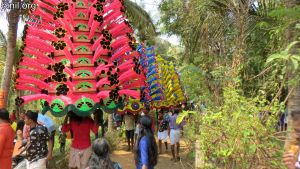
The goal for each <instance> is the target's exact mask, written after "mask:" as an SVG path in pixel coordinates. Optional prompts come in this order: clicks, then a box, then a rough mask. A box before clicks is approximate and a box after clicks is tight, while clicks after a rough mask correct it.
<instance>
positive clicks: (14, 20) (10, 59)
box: [1, 0, 19, 107]
mask: <svg viewBox="0 0 300 169" xmlns="http://www.w3.org/2000/svg"><path fill="white" fill-rule="evenodd" d="M18 2H19V0H12V3H14V4H16V3H18ZM7 19H8V33H7V50H6V60H5V67H4V72H3V75H2V81H1V89H2V90H3V91H4V99H3V102H4V103H3V105H4V107H7V101H8V92H9V87H10V82H11V78H12V71H13V66H14V59H15V56H16V41H17V30H18V22H19V10H18V9H12V10H10V11H9V13H8V16H7Z"/></svg>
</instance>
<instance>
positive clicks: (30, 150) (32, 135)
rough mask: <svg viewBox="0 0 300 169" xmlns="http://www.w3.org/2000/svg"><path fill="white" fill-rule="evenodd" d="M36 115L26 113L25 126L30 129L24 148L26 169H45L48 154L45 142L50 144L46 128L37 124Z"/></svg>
mask: <svg viewBox="0 0 300 169" xmlns="http://www.w3.org/2000/svg"><path fill="white" fill-rule="evenodd" d="M37 120H38V113H37V112H33V111H27V112H26V114H25V119H24V121H25V124H26V125H28V126H29V127H30V132H29V137H28V141H27V144H26V146H25V149H24V150H26V159H27V164H26V166H27V169H46V164H47V158H50V157H48V155H49V154H52V153H51V152H49V151H48V146H47V142H49V143H50V139H49V133H48V130H47V128H46V127H44V126H42V125H40V124H38V123H37Z"/></svg>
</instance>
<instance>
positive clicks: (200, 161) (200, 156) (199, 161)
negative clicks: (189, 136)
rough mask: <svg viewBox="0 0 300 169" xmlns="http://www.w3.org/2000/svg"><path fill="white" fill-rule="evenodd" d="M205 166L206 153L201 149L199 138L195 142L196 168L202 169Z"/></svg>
mask: <svg viewBox="0 0 300 169" xmlns="http://www.w3.org/2000/svg"><path fill="white" fill-rule="evenodd" d="M204 167H205V161H204V153H203V152H202V151H201V149H200V140H199V138H198V139H197V140H196V143H195V168H196V169H201V168H204Z"/></svg>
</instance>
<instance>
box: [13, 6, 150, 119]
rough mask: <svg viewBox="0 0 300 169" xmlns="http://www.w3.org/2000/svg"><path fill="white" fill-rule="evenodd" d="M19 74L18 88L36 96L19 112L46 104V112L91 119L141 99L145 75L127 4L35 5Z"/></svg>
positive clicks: (25, 100)
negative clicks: (31, 104)
mask: <svg viewBox="0 0 300 169" xmlns="http://www.w3.org/2000/svg"><path fill="white" fill-rule="evenodd" d="M33 3H35V4H37V5H38V7H37V9H36V10H34V11H31V13H30V17H31V19H32V20H35V21H37V22H29V21H28V22H27V23H26V26H25V29H24V36H23V38H22V39H23V41H24V45H23V47H22V48H21V51H20V52H21V53H22V57H21V59H20V61H19V68H18V70H17V74H18V78H17V80H16V83H17V85H16V88H17V89H18V90H27V91H30V92H31V93H32V94H31V95H27V96H22V97H18V98H17V99H16V104H17V106H20V105H22V104H26V103H28V102H30V101H33V100H42V106H43V112H46V111H51V112H52V114H53V115H55V116H63V115H65V114H66V113H67V112H68V111H69V110H73V111H74V112H75V113H76V114H77V115H80V116H87V115H89V114H90V113H92V112H93V111H95V110H96V109H97V108H99V107H100V108H102V109H106V110H107V109H110V110H111V109H115V108H117V107H119V106H120V105H122V104H123V103H124V102H125V101H126V100H128V99H129V97H130V98H135V99H140V91H139V90H137V89H139V88H140V87H142V86H144V81H145V77H144V75H143V74H142V72H141V69H140V64H139V63H138V62H139V58H140V53H139V52H137V51H136V45H135V44H136V42H135V38H134V37H133V35H132V33H133V29H132V28H131V27H130V25H129V23H128V21H127V20H126V18H125V16H124V12H125V8H124V6H123V3H124V2H123V0H63V1H58V0H48V1H47V2H46V3H45V1H40V0H33Z"/></svg>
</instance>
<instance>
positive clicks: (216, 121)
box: [184, 88, 283, 169]
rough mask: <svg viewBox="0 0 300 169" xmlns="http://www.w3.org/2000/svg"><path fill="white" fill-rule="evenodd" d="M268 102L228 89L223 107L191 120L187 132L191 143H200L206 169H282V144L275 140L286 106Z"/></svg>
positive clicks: (212, 109) (211, 108)
mask: <svg viewBox="0 0 300 169" xmlns="http://www.w3.org/2000/svg"><path fill="white" fill-rule="evenodd" d="M268 103H269V102H268V101H267V100H264V99H262V98H261V97H259V96H258V97H255V98H246V97H244V96H242V95H241V92H240V91H238V90H235V89H232V88H226V89H224V104H223V105H222V106H219V107H208V109H207V110H206V112H205V114H202V115H199V114H197V115H196V116H193V117H192V118H189V120H188V121H189V123H187V126H186V127H185V129H184V130H185V133H186V136H187V138H190V139H191V142H194V141H196V140H200V147H201V151H202V152H203V153H204V154H205V161H206V164H207V166H206V167H205V168H224V169H231V168H243V169H247V168H249V169H250V168H282V164H281V153H282V152H281V146H282V144H281V143H282V142H280V141H279V140H277V139H276V137H275V134H276V129H275V126H276V124H277V115H278V113H279V112H280V111H282V108H283V106H282V105H280V104H279V102H275V103H274V104H273V105H271V107H269V105H268Z"/></svg>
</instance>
